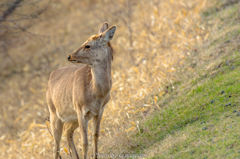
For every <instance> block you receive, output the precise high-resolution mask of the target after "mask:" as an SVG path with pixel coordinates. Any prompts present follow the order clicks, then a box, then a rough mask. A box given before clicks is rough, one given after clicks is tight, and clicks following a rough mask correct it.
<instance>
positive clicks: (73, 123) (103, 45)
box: [46, 23, 116, 159]
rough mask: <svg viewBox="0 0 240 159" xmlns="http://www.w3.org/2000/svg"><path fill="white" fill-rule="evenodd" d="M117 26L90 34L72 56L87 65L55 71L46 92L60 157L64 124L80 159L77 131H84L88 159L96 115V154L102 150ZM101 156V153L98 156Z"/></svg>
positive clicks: (74, 59)
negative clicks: (90, 130)
mask: <svg viewBox="0 0 240 159" xmlns="http://www.w3.org/2000/svg"><path fill="white" fill-rule="evenodd" d="M115 30H116V26H112V27H111V28H109V29H108V24H107V23H104V24H103V25H102V27H101V28H100V32H99V35H96V36H92V37H90V38H89V39H88V40H87V41H86V42H85V43H84V44H83V45H82V46H81V47H80V48H79V49H77V50H76V51H74V52H73V53H72V54H70V55H69V57H68V60H69V61H71V62H77V63H83V64H85V65H80V66H79V65H69V66H65V67H62V68H59V69H57V70H55V71H53V72H52V73H51V75H50V79H49V82H48V90H47V93H46V97H47V103H48V108H49V112H50V122H51V129H52V133H53V138H54V149H53V151H54V152H53V153H54V157H55V159H57V158H58V157H59V149H60V140H61V136H62V128H63V125H65V126H64V128H65V135H66V138H67V141H68V144H69V148H70V149H71V151H72V155H73V158H75V159H78V158H79V156H78V154H77V151H76V148H75V145H74V142H73V133H74V130H75V129H76V128H77V127H79V128H80V132H81V139H82V147H83V158H84V159H86V158H87V149H88V138H87V127H88V121H89V120H90V119H91V118H93V125H94V126H93V127H94V130H93V133H94V135H93V136H94V137H93V138H94V143H93V145H94V153H95V154H97V153H98V137H99V130H100V121H101V118H102V114H103V110H104V106H105V105H106V104H107V102H108V101H109V99H110V90H111V87H112V79H111V61H112V58H113V55H112V53H113V48H112V46H111V44H110V42H109V41H110V40H111V39H112V37H113V35H114V33H115ZM86 45H89V46H90V47H89V48H85V46H86ZM95 158H97V155H95Z"/></svg>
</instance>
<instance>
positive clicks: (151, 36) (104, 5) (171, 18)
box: [0, 0, 211, 159]
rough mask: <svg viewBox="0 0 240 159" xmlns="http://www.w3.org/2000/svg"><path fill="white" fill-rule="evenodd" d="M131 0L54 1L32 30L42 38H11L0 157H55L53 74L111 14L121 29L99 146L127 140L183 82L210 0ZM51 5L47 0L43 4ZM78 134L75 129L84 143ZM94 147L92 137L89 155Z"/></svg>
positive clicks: (204, 35) (202, 35)
mask: <svg viewBox="0 0 240 159" xmlns="http://www.w3.org/2000/svg"><path fill="white" fill-rule="evenodd" d="M131 2H132V4H131V7H128V6H127V3H126V1H124V0H118V1H114V2H112V1H110V0H109V1H108V0H105V1H97V0H92V1H79V2H78V1H74V0H69V1H63V0H61V1H56V0H55V1H51V2H50V3H49V6H48V10H47V11H46V12H44V13H43V14H42V15H41V17H40V18H41V19H42V20H39V21H37V22H36V24H35V25H34V26H33V27H32V28H31V29H30V30H29V32H31V33H34V34H39V35H44V37H42V36H35V35H33V34H30V33H21V34H18V35H9V36H7V37H5V38H6V40H5V43H6V44H7V45H8V47H7V52H8V57H7V56H2V55H1V59H0V63H1V65H0V67H1V70H2V73H1V77H0V79H1V84H0V90H1V93H0V99H1V100H0V105H1V107H0V114H1V115H0V121H1V122H0V130H1V134H0V135H1V136H0V141H1V143H3V144H1V146H0V158H9V159H11V158H50V157H51V156H52V146H53V143H52V141H53V140H52V137H51V135H50V134H49V132H48V129H47V126H46V125H45V120H44V117H47V116H48V112H47V109H46V102H45V92H46V87H47V81H48V78H49V74H50V73H51V71H53V70H54V69H56V68H58V67H60V66H63V65H69V64H70V63H68V62H67V60H66V59H67V56H68V54H70V53H71V52H72V51H74V50H75V49H77V48H78V47H80V45H81V44H82V43H83V42H84V41H85V40H86V39H87V38H88V37H89V36H91V35H92V34H96V33H97V30H98V28H99V27H100V25H101V24H102V23H103V22H105V21H108V22H109V24H110V25H113V24H115V25H117V27H118V29H117V32H116V36H115V37H114V39H113V41H112V44H113V47H114V49H115V52H116V53H115V56H114V62H113V64H112V66H113V71H112V78H113V87H112V91H111V96H112V98H111V100H110V102H109V103H108V105H107V108H106V109H105V112H104V115H103V119H102V122H101V123H102V124H101V134H100V143H99V147H100V150H99V152H108V151H109V149H110V148H111V147H114V146H117V145H118V144H119V145H121V144H122V143H123V142H126V141H127V137H128V135H129V134H130V133H131V132H133V131H138V125H139V124H141V120H143V119H144V118H145V116H147V115H148V114H150V113H151V112H152V111H160V110H161V108H159V107H158V106H157V105H156V104H155V103H156V102H157V100H158V97H159V96H162V95H163V94H164V93H165V90H164V86H165V85H166V84H167V83H170V84H171V83H173V82H175V81H178V79H179V77H178V76H177V72H181V70H180V67H181V65H182V64H184V62H185V59H186V58H188V56H189V50H192V49H194V48H193V47H194V45H196V44H200V43H202V42H203V41H206V40H207V39H208V36H209V34H210V33H209V31H208V30H207V29H206V28H204V26H205V25H206V24H205V23H204V22H203V21H201V17H200V12H201V11H202V10H203V9H205V8H206V7H208V5H211V4H209V2H208V1H207V0H203V1H202V0H181V1H175V0H169V1H167V0H166V1H164V0H161V1H159V0H151V1H149V0H143V1H131ZM46 4H48V1H42V3H40V4H39V5H46ZM28 9H31V8H28ZM22 10H24V8H22ZM129 11H130V12H131V13H132V14H130V12H129ZM19 12H21V10H19ZM129 20H130V22H131V23H129ZM129 29H131V30H132V34H131V37H129ZM45 36H46V37H45ZM130 38H132V41H133V43H132V44H131V43H130V42H129V39H130ZM13 40H15V41H17V42H15V43H14V45H11V44H10V43H8V41H13ZM131 45H132V46H131ZM130 54H132V58H131V56H130ZM90 128H91V123H90ZM89 134H91V129H89ZM79 139H80V135H79V131H78V130H77V131H76V132H75V141H76V145H77V149H78V150H80V148H81V146H80V142H79ZM90 139H91V135H90ZM116 141H117V142H116ZM90 142H91V140H90ZM61 148H62V151H61V153H62V156H63V158H69V157H68V155H67V154H66V150H65V148H67V145H66V140H65V138H64V137H63V138H62V144H61ZM91 150H92V149H91V144H90V149H89V153H90V154H91ZM113 151H114V150H113ZM117 151H118V152H123V151H124V150H123V149H118V150H117Z"/></svg>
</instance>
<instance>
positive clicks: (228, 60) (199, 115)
mask: <svg viewBox="0 0 240 159" xmlns="http://www.w3.org/2000/svg"><path fill="white" fill-rule="evenodd" d="M219 5H220V6H218V7H215V8H211V9H209V10H208V11H206V12H205V13H203V16H204V18H205V19H208V20H216V19H217V18H220V19H221V21H222V22H223V26H221V27H219V28H218V30H217V31H218V33H219V34H222V35H221V36H216V37H212V38H211V37H210V38H211V40H210V41H209V45H208V47H209V50H210V48H211V47H217V46H218V47H220V48H221V51H220V53H219V56H217V58H213V59H212V60H211V61H210V62H209V61H208V62H206V63H205V65H208V64H209V63H211V62H212V63H213V65H212V67H211V68H210V69H208V70H206V67H204V63H203V64H202V65H201V66H197V67H198V69H196V71H198V73H199V75H198V76H196V77H192V79H189V80H185V81H179V82H178V83H176V86H177V88H178V89H175V90H171V92H170V93H169V94H167V97H166V96H165V97H164V98H163V97H162V98H159V100H163V101H161V103H163V104H159V107H161V108H162V110H161V111H159V112H157V113H154V114H152V115H151V117H149V118H148V119H147V120H146V121H145V122H144V124H142V125H140V131H139V132H138V133H136V134H133V135H132V136H131V143H134V144H132V146H131V150H132V151H134V152H135V153H137V154H147V156H148V158H240V43H239V41H240V27H236V28H235V29H232V30H230V31H226V28H232V27H235V25H238V26H239V25H240V22H239V19H240V18H239V17H240V16H239V15H240V13H239V9H238V8H239V4H235V3H233V4H228V5H226V6H225V7H221V6H224V3H219ZM216 8H221V9H220V10H219V9H216ZM237 20H238V21H237ZM228 43H230V44H228ZM209 50H208V48H206V50H205V51H206V52H209ZM220 55H221V56H220ZM213 72H214V73H213ZM189 81H190V82H189ZM187 83H189V84H188V85H190V88H188V89H186V88H185V86H186V85H187ZM173 96H174V97H173ZM164 99H165V101H164ZM166 101H167V102H166Z"/></svg>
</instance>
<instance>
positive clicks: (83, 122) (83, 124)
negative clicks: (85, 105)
mask: <svg viewBox="0 0 240 159" xmlns="http://www.w3.org/2000/svg"><path fill="white" fill-rule="evenodd" d="M78 123H79V128H80V133H81V139H82V148H83V158H84V159H87V151H88V135H87V130H88V118H87V114H83V112H82V111H78Z"/></svg>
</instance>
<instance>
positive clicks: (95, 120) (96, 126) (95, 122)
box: [93, 110, 103, 158]
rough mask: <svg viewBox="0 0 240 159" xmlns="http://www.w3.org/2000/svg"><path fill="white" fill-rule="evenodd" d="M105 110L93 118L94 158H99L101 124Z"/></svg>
mask: <svg viewBox="0 0 240 159" xmlns="http://www.w3.org/2000/svg"><path fill="white" fill-rule="evenodd" d="M102 114H103V110H101V111H100V113H99V114H98V115H96V116H94V117H93V146H94V154H93V155H94V158H98V137H99V130H100V123H101V119H102Z"/></svg>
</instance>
